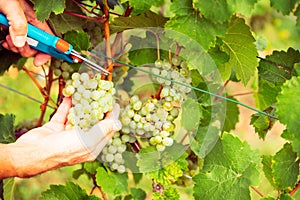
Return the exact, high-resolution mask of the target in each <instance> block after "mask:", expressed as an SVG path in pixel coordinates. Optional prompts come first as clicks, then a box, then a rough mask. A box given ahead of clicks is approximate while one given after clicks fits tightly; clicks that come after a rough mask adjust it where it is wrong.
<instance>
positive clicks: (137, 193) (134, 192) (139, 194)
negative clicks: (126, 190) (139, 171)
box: [130, 188, 147, 200]
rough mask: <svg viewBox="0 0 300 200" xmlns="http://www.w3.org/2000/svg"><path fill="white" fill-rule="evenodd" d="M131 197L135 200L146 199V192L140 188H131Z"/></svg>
mask: <svg viewBox="0 0 300 200" xmlns="http://www.w3.org/2000/svg"><path fill="white" fill-rule="evenodd" d="M130 193H131V197H132V199H133V200H141V199H146V196H147V194H146V192H145V191H144V190H142V189H140V188H130Z"/></svg>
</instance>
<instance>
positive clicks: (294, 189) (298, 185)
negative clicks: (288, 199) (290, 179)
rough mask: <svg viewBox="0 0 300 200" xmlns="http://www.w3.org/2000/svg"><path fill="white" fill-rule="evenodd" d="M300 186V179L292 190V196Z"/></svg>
mask: <svg viewBox="0 0 300 200" xmlns="http://www.w3.org/2000/svg"><path fill="white" fill-rule="evenodd" d="M299 188H300V181H298V183H297V184H296V186H295V187H294V188H293V190H292V191H290V193H289V194H290V196H292V195H293V194H295V193H296V192H297V190H298V189H299Z"/></svg>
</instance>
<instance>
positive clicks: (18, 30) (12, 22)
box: [0, 0, 27, 47]
mask: <svg viewBox="0 0 300 200" xmlns="http://www.w3.org/2000/svg"><path fill="white" fill-rule="evenodd" d="M0 5H1V12H2V13H3V14H4V15H5V16H6V18H7V20H8V24H9V33H10V36H11V38H12V42H13V44H14V45H15V46H16V47H23V46H24V45H25V42H26V38H27V37H26V36H27V20H26V17H25V14H24V11H23V9H22V7H21V4H20V3H19V1H17V0H9V1H7V0H6V1H4V0H0Z"/></svg>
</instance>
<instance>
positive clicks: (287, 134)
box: [281, 129, 300, 157]
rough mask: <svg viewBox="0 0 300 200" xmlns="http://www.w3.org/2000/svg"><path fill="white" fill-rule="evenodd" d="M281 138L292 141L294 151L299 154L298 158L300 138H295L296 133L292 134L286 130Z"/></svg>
mask: <svg viewBox="0 0 300 200" xmlns="http://www.w3.org/2000/svg"><path fill="white" fill-rule="evenodd" d="M281 137H282V138H284V139H286V140H289V141H291V145H292V147H293V151H294V152H296V153H297V154H298V157H299V156H300V138H299V137H296V136H295V133H292V132H290V131H288V130H287V129H285V130H284V131H283V133H282V134H281Z"/></svg>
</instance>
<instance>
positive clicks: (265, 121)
mask: <svg viewBox="0 0 300 200" xmlns="http://www.w3.org/2000/svg"><path fill="white" fill-rule="evenodd" d="M274 110H275V109H274V108H272V107H269V108H267V109H266V110H264V111H265V112H266V113H273V112H274ZM274 123H275V120H274V119H272V118H270V117H268V116H265V115H261V114H258V113H256V114H253V115H252V116H251V121H250V125H252V126H253V127H254V128H255V132H256V133H257V134H258V136H259V138H260V139H263V140H264V139H265V138H266V135H267V133H268V131H269V130H270V129H271V128H272V127H273V124H274Z"/></svg>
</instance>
